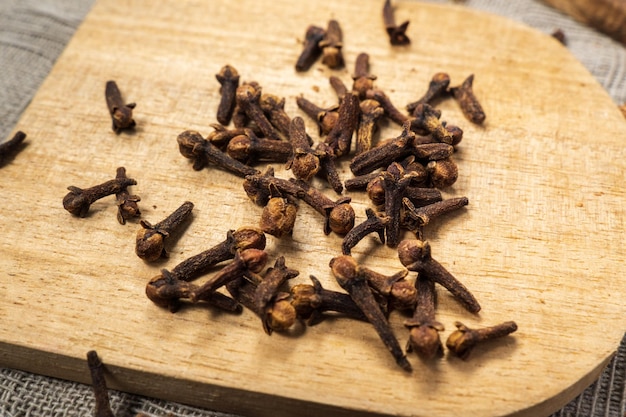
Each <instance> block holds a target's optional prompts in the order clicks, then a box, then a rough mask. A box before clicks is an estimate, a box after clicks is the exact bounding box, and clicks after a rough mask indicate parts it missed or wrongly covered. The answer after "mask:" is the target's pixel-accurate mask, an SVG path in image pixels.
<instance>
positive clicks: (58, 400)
mask: <svg viewBox="0 0 626 417" xmlns="http://www.w3.org/2000/svg"><path fill="white" fill-rule="evenodd" d="M431 2H432V3H440V4H446V3H451V1H445V0H440V1H431ZM93 3H94V0H1V1H0V141H3V140H4V138H7V137H8V136H9V134H10V133H11V132H12V131H13V129H14V126H15V124H16V122H17V120H18V119H19V117H20V115H21V114H22V112H23V111H24V109H25V108H26V106H27V105H28V103H29V102H30V100H31V99H32V98H33V96H34V94H35V92H36V91H37V89H38V88H39V86H40V84H41V82H42V81H43V80H44V78H45V77H46V76H47V74H48V73H49V72H50V70H51V68H52V66H53V65H54V63H55V61H56V59H57V57H58V56H59V54H60V53H61V52H62V51H63V49H64V48H65V46H66V44H67V42H68V41H69V40H70V38H71V37H72V35H73V33H74V31H75V30H76V28H77V27H78V25H79V24H80V23H81V21H82V20H83V18H84V17H85V15H86V14H87V13H88V12H89V10H90V8H91V6H92V5H93ZM381 4H382V1H381ZM462 4H463V5H464V6H465V7H469V8H474V9H478V10H484V11H487V12H490V13H494V14H498V15H502V16H505V17H508V18H511V19H514V20H517V21H520V22H522V23H525V24H527V25H529V26H531V27H534V28H536V29H538V30H540V31H542V32H545V33H552V32H554V31H555V30H556V29H561V30H562V31H563V32H564V33H565V35H566V39H567V47H568V49H569V50H570V51H571V52H572V54H573V55H574V56H575V57H576V58H577V59H579V60H580V61H581V62H582V63H583V65H585V67H586V68H587V69H588V70H589V71H590V72H591V74H593V76H595V77H596V79H597V80H598V81H599V82H600V84H601V85H602V86H604V88H605V89H606V90H607V92H608V93H609V95H610V96H611V97H612V98H613V100H614V101H615V103H616V104H622V103H625V102H626V48H624V46H623V45H621V44H619V43H617V42H615V41H613V40H611V39H610V38H608V37H606V36H604V35H602V34H600V33H598V32H596V31H594V30H593V29H591V28H588V27H585V26H583V25H581V24H578V23H576V22H574V21H573V20H572V19H570V18H569V17H567V16H565V15H563V14H561V13H559V12H557V11H555V10H553V9H550V8H549V7H547V6H545V5H543V4H542V3H540V2H537V1H531V0H518V1H514V2H513V1H505V0H468V1H465V2H463V3H462ZM625 138H626V132H625ZM0 174H1V173H0ZM625 330H626V329H625ZM616 349H618V350H617V354H616V356H615V357H614V358H613V359H612V360H611V362H610V363H609V365H608V366H607V367H606V369H605V370H604V371H603V373H602V375H601V376H600V378H599V379H598V381H596V382H595V383H593V384H592V385H591V386H590V387H588V388H587V389H586V390H585V391H584V392H583V393H582V394H581V395H579V396H578V397H577V398H575V399H574V400H573V401H572V402H570V403H569V404H567V405H566V406H565V407H564V408H563V409H561V410H559V411H558V412H556V413H555V414H554V415H553V416H554V417H557V416H558V417H566V416H567V417H570V416H571V417H573V416H576V417H589V416H598V417H600V416H603V417H624V416H626V384H625V377H626V336H625V337H624V339H622V342H621V344H620V346H619V348H618V347H617V346H616ZM537 383H541V381H538V382H537ZM93 404H94V400H93V395H92V392H91V388H90V387H89V386H88V385H83V384H78V383H74V382H68V381H63V380H59V379H54V378H48V377H43V376H39V375H33V374H30V373H27V372H22V371H19V370H14V369H6V368H4V369H2V368H0V417H26V416H58V417H69V416H90V415H92V412H93V411H92V410H93ZM111 404H112V407H113V411H114V412H115V414H116V416H118V417H125V416H134V415H135V414H137V413H139V412H142V413H144V414H146V415H148V416H155V417H157V416H159V417H165V416H185V417H188V416H221V417H228V416H231V417H232V415H229V414H224V413H218V412H213V411H209V410H202V409H199V408H194V407H188V406H184V405H181V404H176V403H172V402H167V401H162V400H156V399H151V398H146V397H142V396H137V395H131V394H125V393H121V392H116V391H111Z"/></svg>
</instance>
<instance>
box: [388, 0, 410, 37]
mask: <svg viewBox="0 0 626 417" xmlns="http://www.w3.org/2000/svg"><path fill="white" fill-rule="evenodd" d="M383 22H384V24H385V29H386V30H387V35H389V42H390V43H391V44H392V45H408V44H410V43H411V40H410V39H409V37H408V36H407V34H406V30H407V28H408V26H409V21H408V20H407V21H406V22H404V23H402V24H401V25H400V26H397V25H396V19H395V16H394V14H393V8H392V7H391V1H390V0H385V4H384V5H383Z"/></svg>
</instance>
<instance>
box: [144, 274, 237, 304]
mask: <svg viewBox="0 0 626 417" xmlns="http://www.w3.org/2000/svg"><path fill="white" fill-rule="evenodd" d="M197 289H198V286H197V285H195V284H192V283H189V282H187V281H183V280H180V279H177V278H176V277H175V276H174V274H173V273H171V272H169V271H167V270H165V269H163V270H161V274H159V275H157V276H155V277H154V278H152V279H151V280H150V281H149V282H148V284H147V285H146V296H147V297H148V299H150V301H152V302H153V303H154V304H156V305H158V306H159V307H163V308H167V309H168V310H169V311H170V312H172V313H175V312H177V311H178V310H179V308H180V306H181V304H182V300H185V299H186V300H190V298H191V294H192V293H194V292H195V291H197ZM198 301H205V302H206V303H208V304H209V305H211V306H214V307H217V308H219V309H220V310H224V311H227V312H230V313H241V311H242V310H243V309H242V307H241V305H240V304H239V303H238V302H237V301H235V300H233V299H232V298H230V297H228V296H227V295H224V294H222V293H219V292H211V293H206V294H204V297H203V298H202V299H200V300H195V302H198Z"/></svg>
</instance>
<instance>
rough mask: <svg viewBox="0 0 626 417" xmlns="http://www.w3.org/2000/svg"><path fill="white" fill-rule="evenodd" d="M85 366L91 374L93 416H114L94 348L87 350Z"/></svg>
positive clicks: (102, 372) (101, 366) (102, 368)
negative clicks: (93, 398) (94, 402)
mask: <svg viewBox="0 0 626 417" xmlns="http://www.w3.org/2000/svg"><path fill="white" fill-rule="evenodd" d="M87 366H88V367H89V373H90V374H91V388H92V389H93V394H94V397H95V399H96V404H95V406H94V416H95V417H115V415H114V414H113V411H112V410H111V405H110V404H109V391H108V389H107V384H106V380H105V379H104V367H103V365H102V361H101V360H100V358H99V357H98V353H96V351H95V350H90V351H89V352H87Z"/></svg>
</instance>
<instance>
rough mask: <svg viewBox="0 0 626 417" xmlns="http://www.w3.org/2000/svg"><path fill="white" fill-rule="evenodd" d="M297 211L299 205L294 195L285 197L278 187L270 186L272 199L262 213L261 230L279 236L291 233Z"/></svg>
mask: <svg viewBox="0 0 626 417" xmlns="http://www.w3.org/2000/svg"><path fill="white" fill-rule="evenodd" d="M297 211H298V205H297V203H296V200H295V198H294V197H293V196H291V195H286V196H284V197H283V196H282V194H281V193H280V191H279V190H278V189H277V188H276V187H274V186H270V199H269V200H268V202H267V204H266V205H265V207H263V213H261V221H260V227H261V230H262V231H263V232H264V233H267V234H270V235H272V236H275V237H277V238H281V237H283V236H285V235H291V233H292V232H293V227H294V225H295V222H296V213H297Z"/></svg>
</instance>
